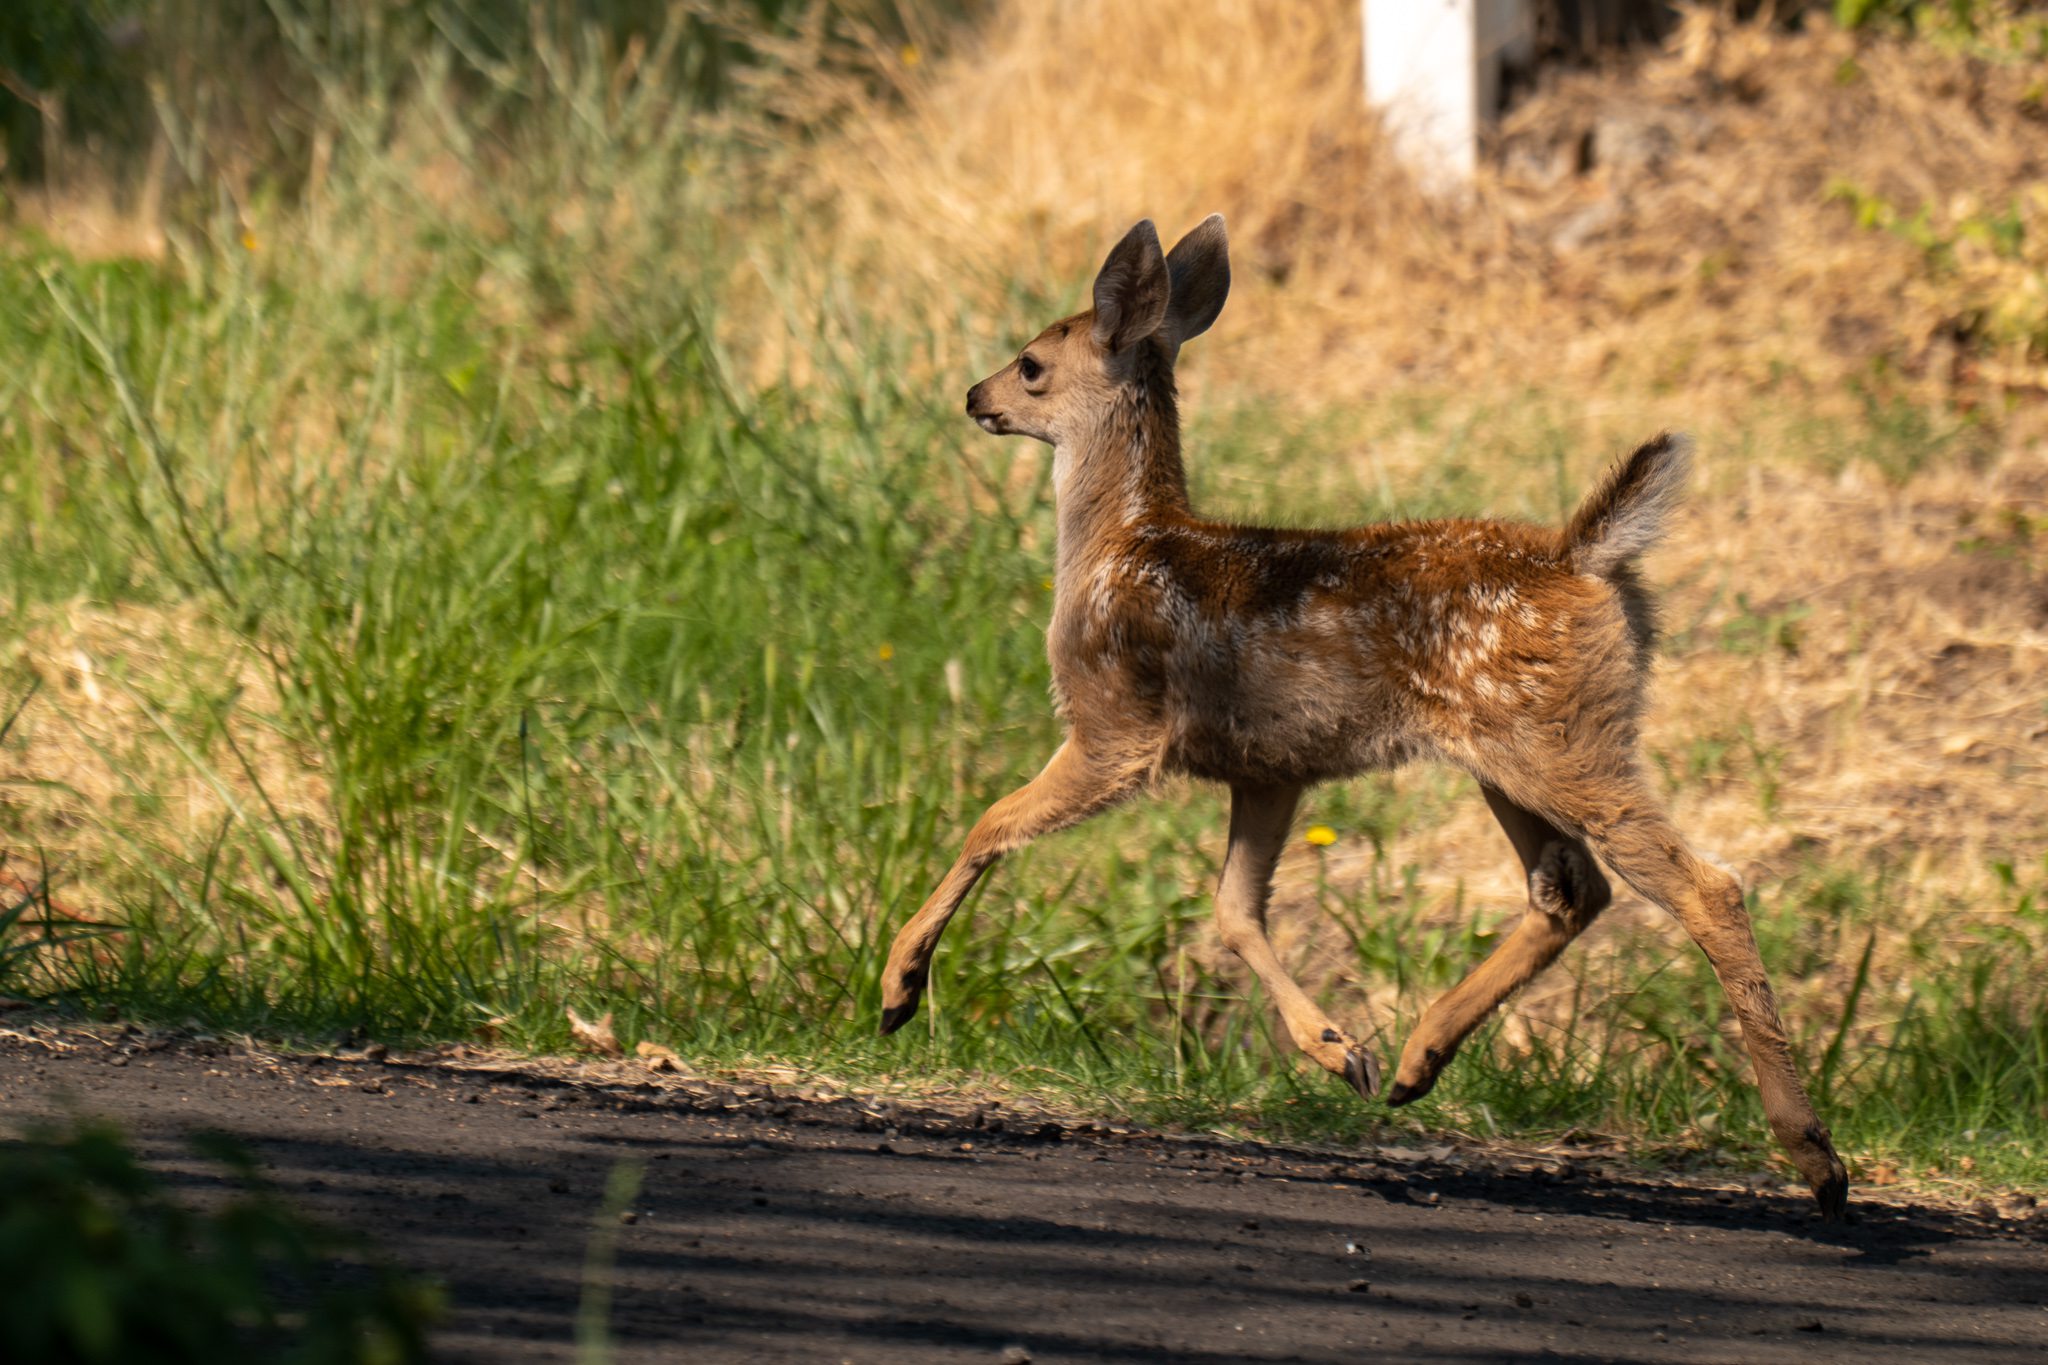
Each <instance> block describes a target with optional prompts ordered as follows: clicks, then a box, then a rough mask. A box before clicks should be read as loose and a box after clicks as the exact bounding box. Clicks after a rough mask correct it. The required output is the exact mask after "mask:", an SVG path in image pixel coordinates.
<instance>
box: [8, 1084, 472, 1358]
mask: <svg viewBox="0 0 2048 1365" xmlns="http://www.w3.org/2000/svg"><path fill="white" fill-rule="evenodd" d="M195 1146H197V1147H198V1148H199V1150H200V1151H201V1152H202V1154H204V1155H206V1156H208V1157H210V1158H212V1159H213V1160H215V1161H217V1162H219V1163H221V1164H222V1165H224V1166H226V1167H227V1168H228V1169H229V1170H230V1171H231V1172H232V1173H233V1174H234V1175H235V1177H236V1178H237V1180H238V1182H239V1183H240V1184H241V1186H242V1190H241V1192H240V1193H238V1194H236V1195H235V1196H234V1197H232V1198H230V1199H229V1200H227V1201H226V1202H224V1203H222V1204H221V1205H220V1206H219V1207H218V1208H216V1209H215V1210H213V1211H212V1212H209V1213H204V1214H199V1213H193V1212H191V1211H190V1210H187V1209H186V1208H184V1207H182V1206H181V1205H180V1204H178V1203H177V1202H175V1201H173V1200H172V1199H171V1198H170V1197H169V1195H168V1194H167V1193H166V1192H165V1190H164V1188H163V1185H162V1182H161V1181H160V1180H159V1179H158V1178H157V1177H156V1176H155V1175H153V1174H152V1173H151V1172H150V1171H148V1170H146V1169H145V1168H144V1167H143V1166H142V1165H141V1164H140V1163H139V1162H138V1161H137V1160H136V1159H135V1157H134V1156H133V1155H132V1154H131V1153H130V1152H129V1150H128V1148H127V1146H126V1145H125V1143H124V1142H123V1141H122V1139H121V1136H120V1135H119V1134H118V1133H117V1132H115V1131H114V1130H113V1129H112V1128H109V1127H106V1126H104V1125H100V1124H93V1123H87V1124H81V1125H79V1126H77V1127H75V1128H74V1129H72V1130H70V1131H58V1130H44V1131H40V1132H33V1133H31V1134H30V1135H29V1136H28V1138H27V1139H26V1140H24V1141H22V1142H18V1143H10V1144H5V1145H0V1359H4V1360H8V1361H19V1362H22V1363H23V1365H28V1363H29V1362H47V1363H49V1365H56V1363H57V1362H65V1363H67V1365H68V1363H70V1362H76V1363H77V1365H92V1363H94V1362H107V1365H220V1363H221V1362H226V1361H240V1362H278V1363H279V1365H285V1363H287V1362H289V1365H402V1362H407V1361H418V1360H425V1359H426V1358H427V1356H426V1328H427V1325H428V1324H429V1322H431V1321H432V1319H433V1318H434V1316H435V1315H436V1313H437V1312H438V1304H439V1296H438V1293H437V1291H435V1290H434V1289H433V1288H431V1287H430V1286H428V1285H426V1284H423V1283H421V1282H419V1281H415V1280H412V1279H409V1278H408V1277H406V1276H404V1275H402V1274H401V1273H399V1272H397V1271H396V1270H393V1269H391V1268H389V1267H387V1266H382V1265H376V1264H365V1263H363V1262H362V1261H361V1259H360V1258H359V1257H358V1256H356V1255H355V1249H354V1248H353V1247H352V1246H350V1244H349V1243H348V1242H346V1241H345V1240H343V1239H341V1238H339V1237H337V1236H336V1235H334V1234H332V1233H329V1232H326V1231H324V1230H322V1229H321V1228H319V1227H317V1226H315V1225H314V1224H312V1223H309V1222H307V1221H306V1220H304V1219H303V1218H301V1217H299V1216H298V1215H296V1214H294V1213H292V1212H291V1211H290V1210H289V1209H287V1208H285V1207H284V1205H283V1204H281V1203H280V1202H279V1201H278V1200H277V1198H276V1196H275V1195H274V1194H272V1193H271V1192H270V1191H268V1190H267V1189H265V1188H264V1187H263V1186H262V1185H261V1183H260V1182H259V1181H258V1180H257V1177H256V1173H255V1169H254V1165H253V1163H252V1162H251V1160H250V1158H249V1156H248V1154H247V1153H246V1152H244V1151H243V1150H242V1149H241V1148H239V1147H238V1146H236V1145H235V1144H233V1143H232V1142H230V1141H228V1140H227V1139H224V1138H220V1137H211V1138H204V1139H199V1140H196V1141H195ZM350 1260H353V1261H354V1262H355V1264H353V1265H350V1264H347V1263H346V1262H347V1261H350Z"/></svg>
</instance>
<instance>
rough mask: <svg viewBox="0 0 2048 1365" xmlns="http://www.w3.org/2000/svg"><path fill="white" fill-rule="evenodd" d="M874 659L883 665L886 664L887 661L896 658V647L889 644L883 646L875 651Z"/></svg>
mask: <svg viewBox="0 0 2048 1365" xmlns="http://www.w3.org/2000/svg"><path fill="white" fill-rule="evenodd" d="M875 657H876V658H877V659H880V660H881V661H882V662H883V663H888V662H889V660H891V659H893V658H895V657H896V646H894V645H889V644H885V645H883V646H882V647H881V648H880V649H878V650H876V651H875Z"/></svg>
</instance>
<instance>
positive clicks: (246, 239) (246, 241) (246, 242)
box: [242, 228, 256, 251]
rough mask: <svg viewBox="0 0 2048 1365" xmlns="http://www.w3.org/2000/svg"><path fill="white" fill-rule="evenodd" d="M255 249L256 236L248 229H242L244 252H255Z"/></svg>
mask: <svg viewBox="0 0 2048 1365" xmlns="http://www.w3.org/2000/svg"><path fill="white" fill-rule="evenodd" d="M255 249H256V234H255V233H253V232H251V231H249V230H248V229H247V228H244V229H242V250H244V251H254V250H255Z"/></svg>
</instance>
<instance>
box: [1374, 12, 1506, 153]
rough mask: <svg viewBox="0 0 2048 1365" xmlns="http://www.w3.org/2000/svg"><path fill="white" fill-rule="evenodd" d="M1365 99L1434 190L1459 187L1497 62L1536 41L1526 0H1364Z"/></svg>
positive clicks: (1492, 104) (1484, 116)
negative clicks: (1380, 115)
mask: <svg viewBox="0 0 2048 1365" xmlns="http://www.w3.org/2000/svg"><path fill="white" fill-rule="evenodd" d="M1360 17H1361V20H1362V21H1363V23H1364V25H1365V97H1366V100H1367V101H1368V102H1369V103H1371V104H1372V105H1373V106H1374V107H1375V108H1378V109H1380V110H1382V111H1383V112H1384V113H1385V116H1386V120H1387V131H1388V133H1389V134H1390V135H1391V136H1392V137H1393V139H1394V145H1395V147H1396V149H1397V150H1398V151H1399V152H1400V154H1401V155H1402V156H1403V157H1404V158H1406V159H1407V160H1409V161H1411V162H1413V163H1414V164H1415V167H1416V170H1417V173H1418V174H1419V175H1420V177H1421V179H1422V181H1423V183H1424V184H1425V185H1429V186H1431V187H1433V188H1439V189H1441V188H1450V187H1454V186H1457V185H1462V184H1464V183H1465V182H1467V181H1469V180H1470V179H1471V178H1472V173H1473V171H1474V170H1476V169H1477V168H1478V163H1479V134H1480V130H1481V129H1482V128H1484V127H1485V126H1486V125H1487V124H1489V123H1491V122H1492V121H1493V116H1494V113H1495V111H1496V110H1497V109H1498V107H1499V104H1500V72H1501V64H1502V62H1503V61H1504V60H1506V61H1515V60H1521V61H1526V60H1527V59H1528V57H1529V55H1530V52H1531V49H1532V44H1533V42H1534V30H1533V25H1532V24H1531V22H1530V14H1529V4H1528V0H1361V14H1360Z"/></svg>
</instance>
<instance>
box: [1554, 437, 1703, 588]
mask: <svg viewBox="0 0 2048 1365" xmlns="http://www.w3.org/2000/svg"><path fill="white" fill-rule="evenodd" d="M1691 467H1692V438H1691V437H1689V436H1683V435H1679V434H1676V433H1673V432H1668V431H1667V432H1664V433H1662V434H1661V435H1659V436H1656V437H1654V438H1653V439H1651V440H1649V441H1645V442H1644V443H1643V444H1642V445H1639V446H1637V447H1636V448H1635V449H1634V450H1633V451H1632V452H1630V453H1629V454H1628V455H1627V456H1625V457H1623V458H1622V459H1619V460H1616V461H1615V462H1614V466H1613V468H1611V469H1609V470H1608V471H1607V477H1606V478H1604V479H1602V480H1601V481H1600V486H1599V487H1598V488H1596V489H1594V490H1593V492H1592V494H1591V495H1590V496H1589V497H1587V499H1586V500H1585V501H1584V502H1582V503H1580V504H1579V510H1578V511H1576V512H1574V513H1572V519H1571V521H1570V522H1568V523H1566V525H1565V528H1564V539H1563V545H1562V557H1563V559H1564V561H1565V563H1567V564H1569V565H1570V566H1571V567H1572V568H1573V569H1575V570H1577V571H1578V572H1579V573H1584V574H1594V575H1597V576H1598V577H1601V578H1614V577H1616V576H1618V575H1624V574H1627V573H1629V571H1630V570H1631V569H1632V568H1633V566H1634V564H1635V562H1636V560H1637V559H1639V558H1640V557H1641V556H1642V555H1643V553H1644V552H1645V551H1647V550H1648V549H1649V548H1650V547H1651V546H1652V545H1655V544H1656V543H1657V540H1658V537H1660V536H1662V535H1663V534H1664V519H1665V518H1666V517H1667V516H1668V515H1669V514H1670V512H1671V509H1672V507H1673V506H1675V505H1676V504H1677V502H1678V499H1679V497H1680V495H1681V494H1683V493H1684V491H1685V481H1686V474H1687V472H1688V471H1689V470H1690V469H1691Z"/></svg>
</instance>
